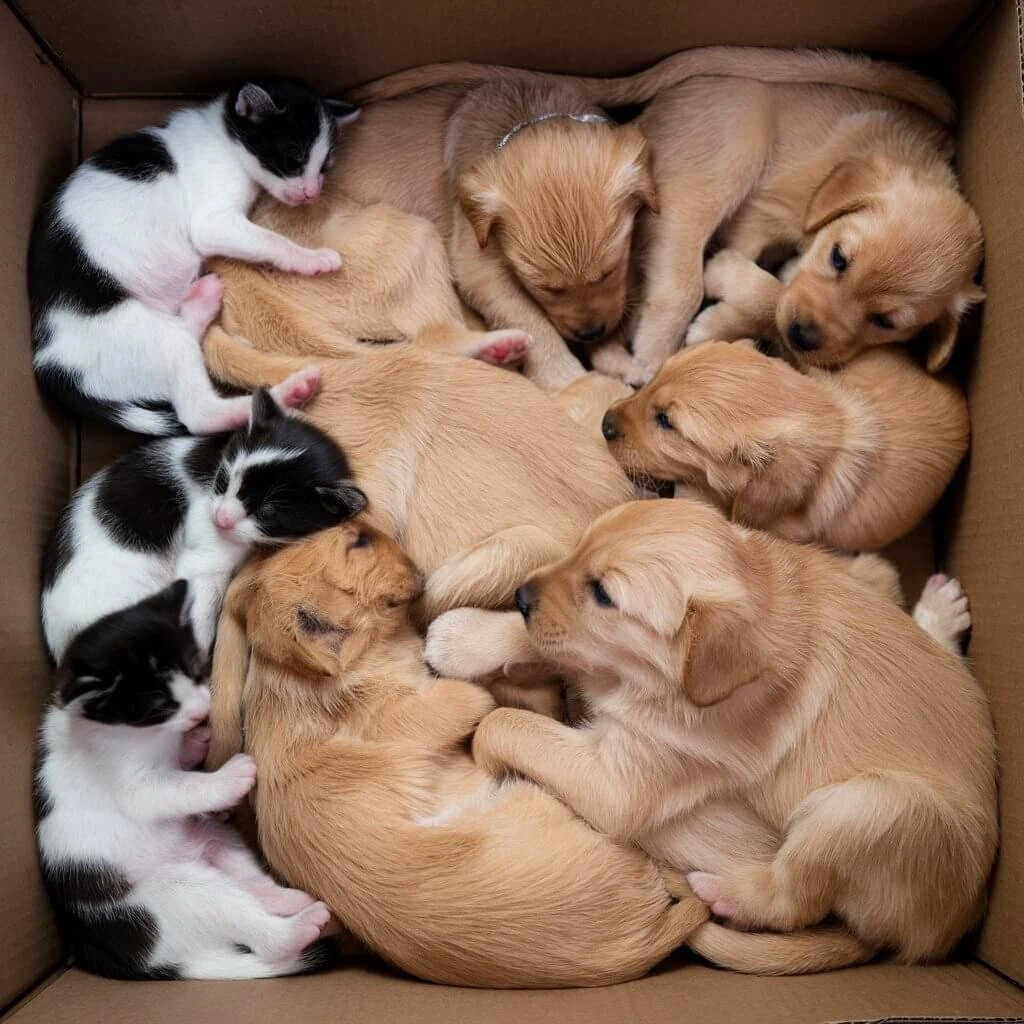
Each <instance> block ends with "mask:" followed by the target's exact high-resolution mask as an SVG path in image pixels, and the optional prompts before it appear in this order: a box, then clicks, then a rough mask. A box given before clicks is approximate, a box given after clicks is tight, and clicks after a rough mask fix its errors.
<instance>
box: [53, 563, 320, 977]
mask: <svg viewBox="0 0 1024 1024" xmlns="http://www.w3.org/2000/svg"><path fill="white" fill-rule="evenodd" d="M187 590H188V586H187V584H186V583H185V581H184V580H177V581H175V582H174V583H172V584H171V585H170V586H169V587H167V588H166V589H165V590H162V591H160V592H159V593H158V594H155V595H154V596H152V597H149V598H147V599H146V600H145V601H143V602H141V603H139V604H137V605H135V606H134V607H132V608H128V609H124V610H122V611H119V612H115V613H114V614H113V615H108V616H107V617H105V618H103V619H100V621H99V622H96V623H94V624H93V625H92V626H90V627H89V628H88V629H87V630H85V631H84V632H83V633H81V634H79V636H78V637H77V638H76V639H75V640H74V642H73V643H72V644H71V646H70V647H69V648H68V651H67V656H66V657H65V659H64V662H63V663H62V665H61V666H60V668H59V669H58V672H57V683H56V690H55V693H54V696H53V699H52V701H51V703H50V705H49V707H48V708H47V709H46V712H45V714H44V718H43V724H42V728H41V729H40V734H39V748H38V753H37V761H36V775H35V789H34V798H35V799H34V803H35V813H36V835H37V839H38V844H39V856H40V863H41V866H42V874H43V880H44V881H45V883H46V888H47V890H48V892H49V894H50V898H51V900H52V902H53V905H54V909H55V911H56V914H57V920H58V923H59V924H60V926H61V929H62V931H63V933H64V935H65V938H66V940H67V942H68V946H69V948H70V951H71V954H72V956H73V958H74V960H75V962H76V963H77V964H78V965H79V966H80V967H83V968H85V969H87V970H90V971H94V972H96V973H98V974H105V975H108V976H111V977H115V978H175V977H186V978H260V977H270V976H273V975H279V974H295V973H297V972H299V971H305V970H310V969H312V968H314V967H317V966H319V965H320V963H321V962H322V961H323V960H324V959H325V950H324V944H322V943H321V944H316V943H317V939H318V938H319V937H320V933H321V930H322V929H323V926H324V925H325V924H326V923H327V921H328V919H329V917H330V914H329V912H328V910H327V907H326V906H325V905H324V904H323V903H317V902H316V901H315V900H314V899H313V898H312V897H311V896H308V895H306V893H304V892H300V891H299V890H297V889H285V888H282V887H281V886H279V885H277V883H276V882H274V881H273V879H271V878H270V877H269V875H267V874H266V873H265V872H264V871H263V869H262V868H261V866H260V865H259V863H258V862H257V861H256V859H255V858H254V857H253V855H252V854H251V853H250V852H249V850H248V849H247V848H246V847H245V845H244V843H243V842H242V841H241V839H240V837H239V836H238V835H237V833H236V832H235V831H234V830H233V829H232V828H231V827H230V826H228V825H226V824H224V823H223V822H221V821H220V820H218V818H217V817H215V816H214V815H215V814H216V813H217V812H221V811H226V810H228V809H229V808H231V807H234V806H235V804H237V803H238V802H239V801H240V800H241V799H242V798H243V797H244V796H245V795H246V793H248V792H249V790H250V789H251V788H252V786H253V784H254V783H255V781H256V764H255V762H254V761H253V760H252V758H250V757H249V756H248V755H246V754H238V755H236V756H235V757H233V758H232V759H231V760H230V761H228V762H227V763H226V764H225V765H223V766H222V767H221V768H220V769H218V770H217V771H216V772H210V773H206V772H194V771H186V770H185V769H184V768H183V767H182V766H181V764H180V760H181V748H182V739H183V736H184V735H185V734H186V732H188V731H189V730H191V729H193V727H194V726H195V725H196V723H197V722H200V721H202V719H203V718H205V716H206V713H207V711H208V710H209V707H210V689H209V686H208V685H207V681H206V669H205V666H206V664H207V661H206V659H205V658H204V657H203V656H202V655H201V653H200V651H199V649H198V648H197V646H196V644H195V641H194V639H193V637H192V631H191V628H190V626H189V622H188V617H187V614H185V607H186V592H187Z"/></svg>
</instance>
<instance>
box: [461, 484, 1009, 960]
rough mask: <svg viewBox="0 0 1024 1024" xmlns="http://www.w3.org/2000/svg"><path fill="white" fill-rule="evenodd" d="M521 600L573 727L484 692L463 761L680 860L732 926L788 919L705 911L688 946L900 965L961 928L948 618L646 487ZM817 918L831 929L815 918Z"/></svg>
mask: <svg viewBox="0 0 1024 1024" xmlns="http://www.w3.org/2000/svg"><path fill="white" fill-rule="evenodd" d="M863 559H869V560H872V559H874V556H862V559H861V560H859V561H863ZM869 581H870V583H871V585H868V582H869ZM949 582H950V581H947V580H941V581H940V580H936V581H934V582H933V584H932V585H931V586H930V588H929V589H928V590H927V591H926V593H925V595H924V597H923V602H922V603H924V604H925V605H926V607H925V608H924V609H921V608H920V606H919V609H918V610H919V612H922V611H926V612H927V613H928V616H930V622H931V625H932V626H933V628H938V627H939V626H941V628H943V629H950V630H955V629H959V628H961V627H962V625H963V624H964V618H965V616H964V615H963V613H964V612H965V609H964V608H963V607H961V606H960V600H961V595H960V592H959V590H958V588H949V587H948V583H949ZM876 588H878V589H876ZM517 603H518V604H519V606H520V608H521V610H522V612H523V615H524V617H525V619H526V630H525V631H522V632H521V636H522V637H524V638H526V637H527V635H528V641H527V643H526V645H525V646H526V648H527V650H529V651H530V652H532V656H534V657H536V656H537V653H540V654H541V655H542V656H544V657H546V658H547V659H548V660H549V662H550V663H551V664H553V665H555V666H558V667H559V668H560V669H561V670H562V671H563V672H565V673H568V675H569V677H570V679H571V681H572V682H573V683H574V685H575V686H576V687H577V688H578V689H579V691H580V693H581V694H582V697H583V699H584V700H585V701H586V703H587V705H588V708H589V713H590V721H589V724H588V727H587V728H586V729H584V730H578V729H577V730H572V729H567V728H566V727H565V726H562V725H560V724H559V723H557V722H554V721H552V720H551V719H548V718H544V717H542V716H540V715H533V714H531V713H530V712H527V711H517V710H512V709H505V708H503V709H499V710H497V711H495V712H494V713H492V714H491V715H489V716H488V717H487V718H486V719H484V721H483V722H482V723H481V725H480V727H479V728H478V730H477V732H476V735H475V738H474V746H473V750H474V757H475V758H476V759H477V761H478V763H480V764H481V765H483V766H485V767H487V768H488V769H489V770H490V771H492V772H493V773H494V774H495V775H496V776H497V777H500V776H502V775H503V774H504V773H505V772H509V771H511V772H515V773H517V774H519V775H522V776H525V777H526V778H529V779H533V780H534V781H536V782H539V783H541V784H542V785H544V786H545V788H547V789H549V790H550V791H551V792H552V793H554V794H556V795H557V796H559V797H560V798H561V799H563V800H565V802H566V803H568V805H569V806H570V807H572V808H573V809H574V810H576V811H577V812H578V813H579V814H580V815H581V816H582V817H583V818H585V819H586V820H587V821H589V822H591V823H592V824H593V825H594V826H595V827H597V828H600V829H602V830H604V831H606V832H608V833H609V834H611V835H612V836H614V837H616V838H618V839H619V840H621V841H632V842H635V843H638V844H639V845H641V846H642V847H643V848H644V849H646V850H647V851H648V852H649V853H651V854H652V855H654V856H656V857H659V858H663V859H664V860H665V861H666V862H668V863H669V864H672V865H673V866H675V867H676V868H679V869H684V870H687V871H690V872H692V873H691V874H690V876H689V878H690V881H691V884H692V885H693V887H694V891H696V892H697V893H698V895H701V896H702V897H703V898H705V899H706V900H707V902H708V903H709V905H710V907H711V910H712V912H713V913H714V914H715V915H716V916H717V917H719V918H721V919H723V920H725V921H727V922H728V923H729V924H731V925H736V926H739V927H744V928H750V929H756V930H765V931H772V932H781V933H784V934H781V935H771V934H758V935H748V934H744V933H742V932H738V931H737V932H732V931H728V930H717V931H714V932H708V933H706V934H704V930H703V929H702V930H701V931H698V932H697V933H696V934H695V935H694V937H693V938H692V939H691V941H690V944H691V946H692V947H693V948H694V949H696V950H697V951H698V952H701V953H702V954H704V955H706V956H708V957H710V958H711V959H713V960H715V961H716V962H718V963H721V964H723V965H725V966H731V967H734V968H736V969H739V970H745V971H754V972H757V973H793V972H800V971H806V970H822V969H826V968H831V967H838V966H842V965H844V964H848V963H855V962H859V961H862V960H866V959H869V958H871V957H872V956H874V955H875V954H876V953H878V952H879V951H882V950H885V951H889V952H891V953H892V954H893V955H894V956H895V957H896V959H898V960H900V961H902V962H909V963H913V962H920V961H931V960H938V959H942V958H943V957H945V956H947V955H949V953H950V952H951V951H952V949H953V948H954V946H955V945H956V943H957V942H958V941H959V939H960V938H961V937H962V936H963V935H964V934H965V933H966V932H967V931H968V930H969V929H970V928H972V927H973V926H974V925H975V924H976V923H977V921H978V920H979V918H980V916H981V914H982V911H983V909H984V904H985V884H986V880H987V878H988V875H989V872H990V870H991V867H992V863H993V859H994V856H995V849H996V840H997V818H996V788H995V739H994V735H993V729H992V722H991V717H990V714H989V710H988V707H987V704H986V701H985V698H984V695H983V694H982V692H981V689H980V688H979V687H978V685H977V684H976V683H975V682H974V680H973V679H972V678H971V676H970V673H969V672H968V671H967V668H966V666H965V665H964V662H963V660H962V659H961V658H960V657H959V656H956V655H954V654H952V653H950V651H949V650H948V649H946V647H948V646H950V645H952V643H953V642H954V641H955V640H957V639H959V635H958V634H957V633H955V632H949V633H947V635H945V636H944V637H942V639H943V644H942V645H940V644H937V643H935V642H934V640H933V639H932V637H931V636H929V635H928V634H927V633H926V632H924V631H923V630H922V629H921V628H919V627H918V625H916V624H915V623H914V622H913V621H912V620H911V619H910V618H909V617H908V616H907V615H906V614H905V613H904V612H903V611H901V610H900V609H899V608H898V607H897V606H896V605H895V604H894V603H893V601H892V600H891V587H890V584H889V583H888V582H887V581H886V579H885V577H884V576H879V575H878V574H877V573H874V572H871V573H864V572H862V571H860V569H859V568H858V571H854V572H851V571H850V563H848V562H846V561H840V560H837V558H836V557H835V556H832V555H828V554H825V553H824V552H822V551H819V550H816V549H814V548H812V547H807V546H801V545H794V544H790V543H788V542H786V541H782V540H779V539H777V538H774V537H771V536H769V535H768V534H764V533H759V532H755V531H751V530H747V529H745V528H743V527H739V526H736V525H733V524H730V523H728V522H727V521H726V520H725V519H724V518H722V517H721V516H720V515H719V514H718V513H717V512H716V511H715V510H714V509H712V508H710V507H708V506H707V505H704V504H702V503H699V502H688V501H654V502H643V503H633V504H628V505H624V506H622V507H621V508H619V509H615V510H614V511H612V512H610V513H608V514H607V515H606V516H604V517H602V519H601V520H599V521H598V522H597V523H596V524H595V525H594V526H593V527H592V529H591V530H590V531H589V532H588V534H587V536H586V537H585V538H584V539H583V541H582V542H581V543H580V545H579V547H578V548H577V549H576V551H575V552H573V554H572V555H570V556H569V557H568V558H566V559H563V560H562V561H561V562H559V563H557V564H555V565H553V566H551V567H549V568H548V569H545V570H543V571H541V572H540V573H537V574H535V575H534V576H533V577H532V578H531V579H530V580H529V581H528V583H527V584H526V585H525V586H524V587H523V588H521V590H520V591H519V592H518V594H517ZM513 621H514V620H513V618H512V617H511V616H508V615H505V616H500V617H497V618H496V619H495V620H494V623H495V624H496V625H497V627H498V628H499V629H501V630H507V629H508V628H509V624H511V623H512V622H513ZM472 643H473V644H474V645H475V646H476V647H477V648H480V647H484V646H486V644H487V639H486V637H485V636H481V635H480V634H478V635H477V636H475V637H474V638H473V640H472ZM508 649H509V645H508V642H507V638H506V640H505V642H504V643H503V647H502V650H503V654H504V655H505V656H507V652H508ZM477 660H479V658H478V659H477ZM830 914H834V915H837V916H838V917H839V918H840V919H841V921H842V922H843V926H842V927H841V928H839V929H819V928H817V927H815V926H817V925H818V924H819V923H820V922H822V921H823V920H824V919H825V918H826V917H827V916H828V915H830ZM705 939H706V940H707V941H705Z"/></svg>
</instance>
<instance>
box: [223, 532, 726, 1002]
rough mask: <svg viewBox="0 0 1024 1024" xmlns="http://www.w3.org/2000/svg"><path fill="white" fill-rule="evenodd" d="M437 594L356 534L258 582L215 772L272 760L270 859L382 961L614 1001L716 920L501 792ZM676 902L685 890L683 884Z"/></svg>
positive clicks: (285, 560)
mask: <svg viewBox="0 0 1024 1024" xmlns="http://www.w3.org/2000/svg"><path fill="white" fill-rule="evenodd" d="M421 586H422V579H421V576H420V574H419V573H418V572H417V570H416V568H415V567H414V566H413V564H412V563H411V562H410V561H409V559H408V558H407V557H405V555H404V554H402V552H401V551H400V550H399V548H398V546H397V545H396V544H395V543H394V542H393V541H391V540H389V539H388V538H386V537H384V536H383V535H382V534H380V533H379V532H377V531H375V530H373V529H371V528H370V527H369V526H368V525H366V524H360V523H358V522H357V523H352V524H350V525H348V526H346V527H345V528H343V529H340V530H331V531H329V532H326V533H323V534H321V535H319V536H318V537H317V538H316V540H315V541H314V542H313V543H300V544H297V545H295V546H294V547H291V548H289V549H287V550H281V551H278V552H276V553H274V554H272V555H270V556H269V557H265V558H264V557H261V558H258V559H257V560H255V561H254V562H252V563H250V565H249V566H248V567H247V568H246V569H244V570H243V572H242V573H241V575H240V576H239V577H238V578H237V579H236V581H235V583H234V584H233V585H232V587H231V589H230V590H229V592H228V597H227V601H226V607H225V613H224V616H223V618H222V621H221V627H220V632H219V634H218V638H217V646H216V650H215V654H214V662H213V674H212V690H213V702H212V706H211V712H210V718H211V725H212V729H213V737H212V740H211V748H210V759H211V762H213V763H215V764H220V763H222V762H223V761H224V760H226V759H227V758H228V757H229V756H230V755H231V754H232V753H233V752H235V751H237V750H239V749H240V748H241V745H242V733H243V728H242V723H243V721H244V736H245V747H246V750H247V751H248V752H249V753H250V754H251V755H252V756H253V757H254V758H255V760H256V764H257V770H258V771H259V773H260V783H259V786H258V788H257V791H256V796H255V811H256V818H257V821H258V823H259V835H260V839H261V843H262V849H263V853H264V855H265V856H266V858H267V860H268V862H269V864H270V865H271V867H272V868H273V870H274V871H275V872H276V873H277V874H278V875H280V876H281V877H283V878H290V879H294V880H297V879H303V880H304V883H305V884H306V885H307V886H308V887H309V888H310V890H311V891H313V892H316V893H319V894H321V895H322V896H323V897H324V899H325V900H326V902H327V903H328V905H329V906H330V907H331V909H332V910H333V912H334V913H335V914H336V915H337V916H338V917H339V918H340V919H341V920H342V921H343V922H344V923H345V924H346V925H347V926H348V927H349V928H350V929H351V930H352V932H353V933H354V934H355V935H356V936H357V937H358V938H359V939H360V940H362V941H363V942H364V943H365V944H366V945H367V946H369V947H370V948H371V949H372V950H374V951H376V952H377V953H379V954H380V955H381V956H383V957H384V958H385V959H387V960H389V961H390V962H392V963H393V964H396V965H397V966H399V967H401V968H403V969H404V970H406V971H409V972H410V973H412V974H415V975H417V976H418V977H421V978H425V979H427V980H429V981H435V982H440V983H443V984H451V985H478V986H485V987H489V988H518V987H538V988H539V987H543V988H559V987H565V986H577V985H580V986H583V985H609V984H613V983H615V982H619V981H627V980H629V979H631V978H635V977H638V976H640V975H641V974H644V973H645V972H646V971H648V970H649V969H650V968H651V967H653V966H654V965H655V964H656V963H658V962H659V961H660V960H662V959H663V958H664V957H665V956H667V955H668V954H669V953H670V952H671V951H672V950H674V949H675V948H677V947H678V946H680V945H681V944H683V943H684V942H685V941H686V939H687V938H688V936H689V935H690V934H691V932H693V931H694V929H696V928H698V927H699V926H701V925H702V924H704V922H705V921H706V920H707V911H706V908H705V907H704V906H703V904H701V903H700V902H699V901H698V900H696V899H695V898H694V897H693V895H692V894H690V893H689V892H688V891H687V888H686V886H685V884H683V885H682V886H681V887H679V886H678V880H677V882H676V885H675V886H674V888H675V889H676V891H677V893H678V895H679V899H678V900H675V899H673V897H672V896H671V895H670V893H669V891H668V890H667V889H666V880H664V879H663V878H662V875H661V874H660V872H659V870H658V869H657V867H656V866H655V865H654V863H653V862H652V861H651V860H650V859H649V858H648V857H647V856H646V855H645V854H644V853H642V852H641V851H639V850H637V849H636V848H634V847H631V846H628V845H618V844H616V843H615V842H613V841H612V840H610V839H608V838H607V837H606V836H603V835H601V834H600V833H598V832H595V831H593V830H592V829H590V828H589V827H588V826H587V825H586V824H585V823H584V822H582V821H580V819H579V818H577V817H576V816H575V815H574V814H573V813H572V812H571V811H570V810H568V808H566V807H565V806H564V805H562V804H560V803H559V802H558V801H557V800H555V799H554V798H553V797H552V796H550V795H549V794H547V793H545V792H544V791H543V790H542V789H540V788H538V787H536V786H534V785H532V784H531V783H527V782H516V783H511V784H508V785H503V786H498V785H497V784H495V783H494V781H493V780H492V779H491V778H490V776H489V775H487V773H485V772H484V771H482V770H481V769H480V768H478V767H477V766H476V765H475V764H474V763H473V760H472V758H471V756H470V754H469V751H468V748H467V741H468V739H469V737H470V736H471V734H472V732H473V729H474V728H475V727H476V725H477V723H478V722H479V721H480V719H481V718H483V717H484V715H486V714H487V713H488V711H489V710H490V709H491V708H492V707H493V706H494V704H493V701H492V700H491V698H490V697H489V696H488V694H487V693H486V692H485V691H484V690H482V689H480V688H479V687H477V686H474V685H473V684H471V683H466V682H460V681H456V680H452V679H436V678H434V677H432V676H431V675H430V673H429V672H428V671H427V669H426V668H425V666H424V663H423V645H422V641H421V640H420V638H419V636H418V634H417V633H416V631H415V629H414V628H413V626H412V625H411V623H410V619H409V604H410V602H411V601H412V600H413V599H414V598H415V597H416V595H417V594H418V593H419V590H420V588H421ZM668 884H672V883H671V880H669V882H668Z"/></svg>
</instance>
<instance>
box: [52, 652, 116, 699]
mask: <svg viewBox="0 0 1024 1024" xmlns="http://www.w3.org/2000/svg"><path fill="white" fill-rule="evenodd" d="M113 688H114V684H113V683H109V682H107V680H105V679H101V678H100V677H99V676H97V675H93V674H92V672H91V670H90V668H89V666H87V665H82V664H76V663H74V661H72V663H71V664H68V663H66V662H65V664H63V665H61V667H60V670H59V671H58V672H57V687H56V692H57V700H58V702H59V703H60V706H61V707H67V706H68V704H70V703H71V702H72V701H76V700H78V698H79V697H84V696H85V695H86V694H88V693H105V692H106V691H107V690H112V689H113Z"/></svg>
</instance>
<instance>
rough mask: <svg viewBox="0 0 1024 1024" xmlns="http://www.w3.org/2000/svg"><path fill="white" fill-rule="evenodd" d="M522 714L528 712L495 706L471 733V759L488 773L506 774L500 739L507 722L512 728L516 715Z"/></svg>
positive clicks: (502, 775)
mask: <svg viewBox="0 0 1024 1024" xmlns="http://www.w3.org/2000/svg"><path fill="white" fill-rule="evenodd" d="M524 714H525V715H528V714H530V712H529V711H519V710H516V709H513V708H496V709H495V710H494V711H492V712H491V713H490V714H489V715H487V716H486V717H485V718H484V720H483V721H482V722H481V723H480V724H479V725H478V726H477V730H476V732H475V733H473V760H474V761H475V762H476V764H477V766H478V767H480V768H482V769H483V770H484V771H485V772H487V774H488V775H493V776H494V777H495V778H496V779H500V778H503V777H504V776H505V775H506V774H507V766H506V764H505V761H504V759H503V758H502V756H501V753H500V749H501V744H502V740H503V737H504V735H505V733H506V731H507V730H508V728H509V724H510V723H511V726H512V728H514V727H515V719H516V716H517V715H524Z"/></svg>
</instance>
